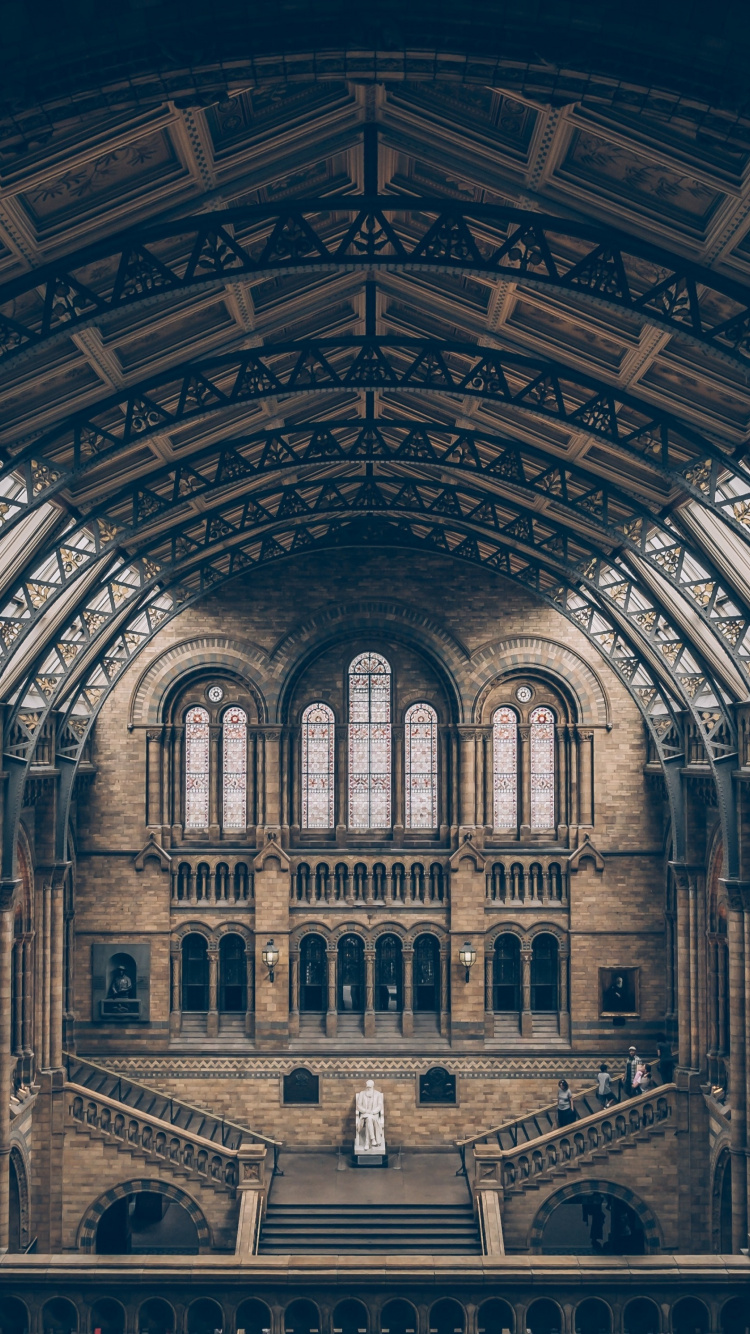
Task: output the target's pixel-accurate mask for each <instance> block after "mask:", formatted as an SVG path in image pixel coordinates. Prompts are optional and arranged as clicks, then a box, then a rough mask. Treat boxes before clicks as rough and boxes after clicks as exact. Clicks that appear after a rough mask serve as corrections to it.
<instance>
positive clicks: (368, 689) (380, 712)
mask: <svg viewBox="0 0 750 1334" xmlns="http://www.w3.org/2000/svg"><path fill="white" fill-rule="evenodd" d="M390 825H391V669H390V667H389V665H388V663H387V662H386V660H385V658H381V657H380V654H378V653H360V655H359V657H358V658H355V659H354V662H353V663H352V664H351V666H350V668H349V826H350V828H351V829H390Z"/></svg>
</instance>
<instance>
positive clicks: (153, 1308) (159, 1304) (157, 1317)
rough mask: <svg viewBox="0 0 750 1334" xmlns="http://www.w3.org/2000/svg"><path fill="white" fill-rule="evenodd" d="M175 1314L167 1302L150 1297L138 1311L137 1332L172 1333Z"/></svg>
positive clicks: (144, 1333) (149, 1333)
mask: <svg viewBox="0 0 750 1334" xmlns="http://www.w3.org/2000/svg"><path fill="white" fill-rule="evenodd" d="M174 1328H175V1316H174V1311H173V1309H172V1307H171V1306H170V1304H169V1302H165V1301H164V1299H163V1298H162V1297H150V1298H149V1300H148V1301H146V1302H144V1303H143V1305H142V1307H141V1308H140V1310H139V1312H138V1334H173V1330H174Z"/></svg>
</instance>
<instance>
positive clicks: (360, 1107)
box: [354, 1079, 385, 1154]
mask: <svg viewBox="0 0 750 1334" xmlns="http://www.w3.org/2000/svg"><path fill="white" fill-rule="evenodd" d="M354 1152H355V1153H356V1154H365V1153H380V1154H384V1153H385V1120H384V1116H383V1095H382V1093H381V1092H380V1090H379V1089H376V1088H375V1085H374V1083H373V1081H372V1080H371V1079H368V1081H367V1084H366V1087H365V1088H363V1089H362V1092H361V1093H358V1094H357V1133H356V1136H355V1139H354Z"/></svg>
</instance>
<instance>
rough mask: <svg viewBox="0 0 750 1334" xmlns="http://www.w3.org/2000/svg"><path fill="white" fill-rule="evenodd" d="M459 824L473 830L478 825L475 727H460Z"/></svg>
mask: <svg viewBox="0 0 750 1334" xmlns="http://www.w3.org/2000/svg"><path fill="white" fill-rule="evenodd" d="M458 738H459V747H460V765H459V768H460V773H459V785H460V795H459V816H458V819H459V824H460V825H462V826H464V827H466V826H469V827H471V828H473V826H474V825H475V823H476V782H475V769H476V755H475V748H476V737H475V734H474V728H473V727H459V729H458Z"/></svg>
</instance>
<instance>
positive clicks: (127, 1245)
mask: <svg viewBox="0 0 750 1334" xmlns="http://www.w3.org/2000/svg"><path fill="white" fill-rule="evenodd" d="M199 1249H200V1247H199V1238H198V1230H197V1228H196V1225H195V1222H194V1221H193V1219H192V1218H191V1216H190V1214H189V1213H188V1211H187V1210H186V1209H185V1208H184V1207H183V1206H182V1205H181V1204H180V1203H179V1201H178V1200H175V1199H170V1198H169V1197H168V1196H167V1195H163V1194H162V1193H161V1192H160V1191H157V1190H148V1191H133V1192H132V1193H130V1194H127V1195H122V1196H120V1198H119V1199H116V1200H114V1201H113V1202H112V1204H110V1206H109V1208H108V1209H105V1211H104V1213H103V1214H102V1216H101V1218H100V1219H99V1223H98V1225H97V1228H96V1253H97V1255H197V1254H198V1252H199Z"/></svg>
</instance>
